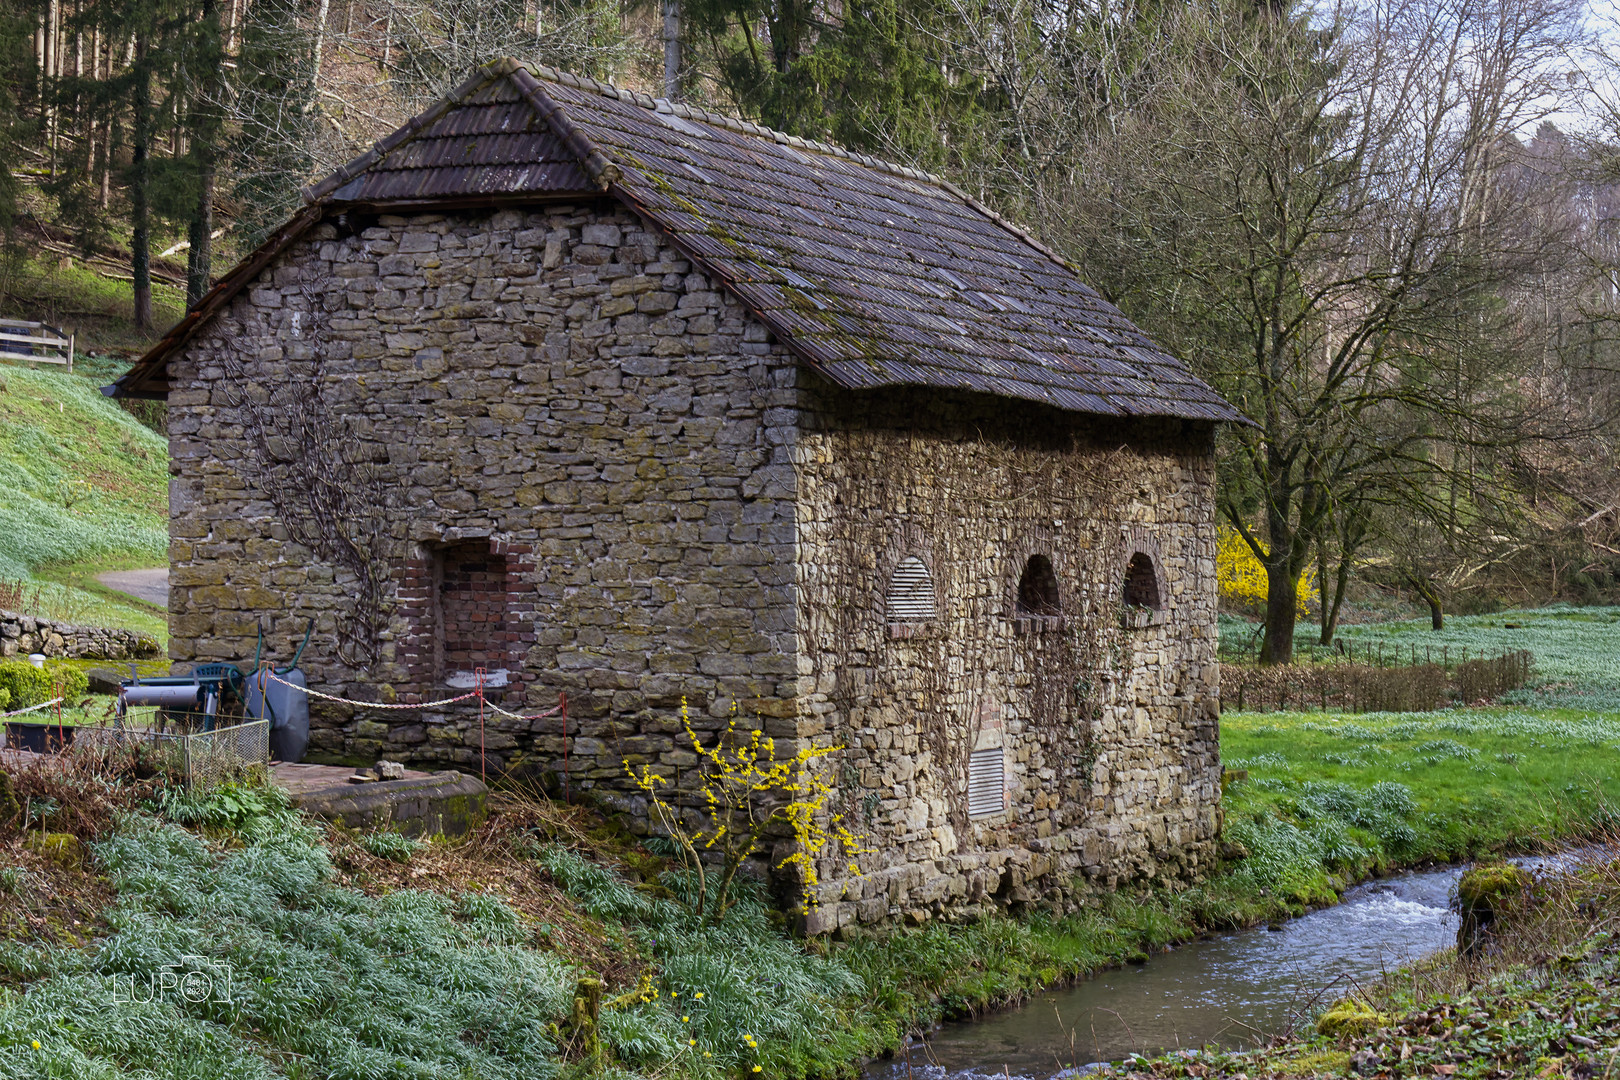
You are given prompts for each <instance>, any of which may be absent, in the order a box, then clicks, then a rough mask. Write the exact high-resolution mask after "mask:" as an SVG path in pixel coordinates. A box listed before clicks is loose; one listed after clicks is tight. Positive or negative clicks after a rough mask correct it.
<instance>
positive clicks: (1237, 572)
mask: <svg viewBox="0 0 1620 1080" xmlns="http://www.w3.org/2000/svg"><path fill="white" fill-rule="evenodd" d="M1215 582H1216V585H1217V587H1218V588H1219V589H1220V593H1221V602H1222V603H1223V604H1226V605H1228V606H1230V607H1234V608H1237V609H1239V610H1243V611H1264V610H1265V607H1266V593H1267V591H1268V590H1269V588H1270V586H1269V585H1268V584H1267V582H1266V568H1265V566H1264V565H1263V564H1262V563H1261V562H1260V560H1259V559H1257V558H1255V557H1254V551H1253V550H1252V549H1251V548H1250V547H1249V545H1248V544H1247V543H1246V542H1245V541H1244V539H1243V537H1242V536H1240V535H1238V531H1237V530H1236V529H1234V528H1232V526H1230V525H1222V526H1221V527H1220V531H1219V534H1218V537H1217V542H1216V548H1215ZM1318 591H1319V590H1318V589H1317V586H1316V571H1315V570H1312V569H1307V570H1306V571H1305V573H1304V574H1302V575H1301V576H1300V579H1299V587H1298V593H1297V598H1296V600H1295V610H1296V612H1297V614H1299V615H1300V616H1301V617H1304V616H1305V615H1308V614H1310V603H1311V601H1313V600H1315V599H1316V598H1317V596H1318Z"/></svg>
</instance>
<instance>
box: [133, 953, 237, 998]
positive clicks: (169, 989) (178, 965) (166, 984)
mask: <svg viewBox="0 0 1620 1080" xmlns="http://www.w3.org/2000/svg"><path fill="white" fill-rule="evenodd" d="M231 975H232V971H231V965H230V964H228V963H226V962H225V961H223V960H215V959H214V958H212V957H208V956H192V955H189V954H188V955H185V956H181V957H180V958H179V959H177V960H175V961H172V962H170V963H167V964H164V965H162V966H161V967H159V968H158V969H157V970H156V971H153V972H151V973H149V974H148V975H146V976H145V977H144V978H142V977H140V976H137V975H134V974H125V975H117V976H115V977H114V978H113V1001H114V1002H115V1003H121V1002H138V1003H141V1004H147V1003H150V1002H154V1001H172V1002H183V1003H186V1004H191V1005H200V1004H202V1003H204V1002H210V1001H211V1002H215V1003H217V1004H222V1005H229V1004H231Z"/></svg>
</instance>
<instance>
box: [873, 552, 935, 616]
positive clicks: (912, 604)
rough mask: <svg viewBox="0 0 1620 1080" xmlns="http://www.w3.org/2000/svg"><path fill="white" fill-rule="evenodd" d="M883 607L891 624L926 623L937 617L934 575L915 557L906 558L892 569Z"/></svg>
mask: <svg viewBox="0 0 1620 1080" xmlns="http://www.w3.org/2000/svg"><path fill="white" fill-rule="evenodd" d="M886 606H887V608H888V621H889V622H891V623H919V622H928V621H930V620H931V619H934V618H936V617H937V614H938V613H937V611H936V610H935V603H934V576H933V575H932V574H930V573H929V572H928V567H927V566H926V565H924V563H923V561H922V560H921V559H919V558H917V556H915V555H908V556H907V557H906V558H904V559H902V560H900V565H899V566H897V567H895V568H894V574H893V576H891V577H890V578H889V593H888V597H887V601H886Z"/></svg>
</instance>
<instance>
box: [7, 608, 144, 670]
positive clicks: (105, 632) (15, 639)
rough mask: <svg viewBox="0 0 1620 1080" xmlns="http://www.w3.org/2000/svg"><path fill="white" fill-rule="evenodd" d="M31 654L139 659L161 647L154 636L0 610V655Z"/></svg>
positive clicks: (98, 658) (24, 655) (86, 658)
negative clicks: (77, 624)
mask: <svg viewBox="0 0 1620 1080" xmlns="http://www.w3.org/2000/svg"><path fill="white" fill-rule="evenodd" d="M32 653H44V654H45V655H46V656H50V657H58V656H65V657H69V658H71V659H85V660H139V659H142V658H145V657H153V656H159V655H161V654H162V650H161V649H160V648H159V647H158V643H157V640H156V639H155V638H153V637H151V636H150V635H147V634H140V633H136V632H135V631H133V630H114V629H111V628H109V627H105V626H76V625H74V624H73V623H65V622H57V621H55V620H53V619H40V618H36V617H35V616H32V615H19V614H18V613H17V612H15V611H0V657H8V658H9V657H26V656H28V655H30V654H32Z"/></svg>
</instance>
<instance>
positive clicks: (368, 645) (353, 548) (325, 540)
mask: <svg viewBox="0 0 1620 1080" xmlns="http://www.w3.org/2000/svg"><path fill="white" fill-rule="evenodd" d="M306 300H308V301H309V305H308V307H309V313H303V312H300V313H297V314H296V315H295V316H294V317H295V318H299V319H300V321H303V320H308V322H307V323H305V325H304V326H303V327H301V328H300V330H301V333H299V334H298V336H301V337H303V338H304V340H306V341H308V342H309V344H310V346H311V348H310V353H311V359H309V360H293V361H288V362H287V363H286V369H287V374H286V375H285V376H284V377H280V378H267V377H265V376H264V375H263V374H262V373H260V372H249V371H248V370H247V369H246V368H244V366H243V365H242V363H241V361H240V360H238V359H237V358H236V357H235V356H232V355H228V356H227V357H226V359H225V361H224V366H225V374H226V379H225V384H224V385H225V386H226V387H228V388H229V389H228V390H227V400H228V402H229V404H230V406H231V407H232V408H233V409H234V410H235V412H236V415H237V418H238V420H239V421H240V423H241V424H242V432H243V438H244V441H245V442H246V444H247V447H246V449H247V454H246V456H245V458H244V464H245V468H244V472H245V474H246V475H245V476H244V477H243V479H244V480H246V481H247V482H248V483H249V484H250V485H251V486H252V487H255V488H257V489H258V490H259V491H260V493H262V495H263V496H264V498H265V499H266V500H267V501H268V502H269V503H270V505H271V507H272V508H273V509H274V511H275V514H276V518H277V519H278V520H279V521H280V522H281V525H282V527H283V528H285V529H286V531H287V538H288V539H289V540H291V541H292V542H293V543H295V544H299V545H302V546H303V547H306V548H308V549H309V550H310V551H311V552H312V553H313V554H314V555H315V557H316V558H317V559H319V560H320V561H322V562H324V563H326V564H328V565H329V566H331V567H332V569H333V571H334V573H336V574H337V575H338V583H339V585H340V586H343V587H344V590H345V592H346V594H347V599H348V604H349V610H348V612H347V613H346V617H344V616H340V617H339V618H338V620H337V626H336V637H337V644H338V648H337V652H338V658H339V659H340V660H342V661H343V663H345V664H347V665H349V666H350V667H353V668H366V667H369V666H370V665H371V664H373V663H375V662H376V660H377V657H378V646H379V638H380V635H381V632H382V631H383V629H384V628H385V627H386V626H387V624H388V619H389V616H390V613H391V606H392V595H393V590H392V588H391V579H392V573H393V570H392V568H393V565H394V561H395V560H394V559H393V557H392V556H393V554H394V551H393V548H394V544H393V541H392V537H391V528H390V521H389V515H388V511H387V499H386V495H387V483H386V478H385V477H384V476H383V473H382V470H381V469H379V468H378V466H377V465H376V464H375V463H374V462H372V461H370V460H368V458H367V455H368V454H369V452H370V451H369V444H367V443H366V442H364V441H363V440H361V439H360V438H359V437H357V434H356V432H355V430H354V425H353V422H352V420H351V419H350V417H348V416H345V415H340V414H339V413H337V412H336V411H335V410H334V409H333V407H332V405H331V403H330V402H329V401H328V397H329V396H330V394H331V389H330V385H329V381H330V380H329V376H328V373H327V372H326V371H325V364H324V357H323V350H322V348H321V342H320V338H321V322H322V314H321V305H320V297H319V295H318V293H306ZM346 578H347V580H345V579H346Z"/></svg>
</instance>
